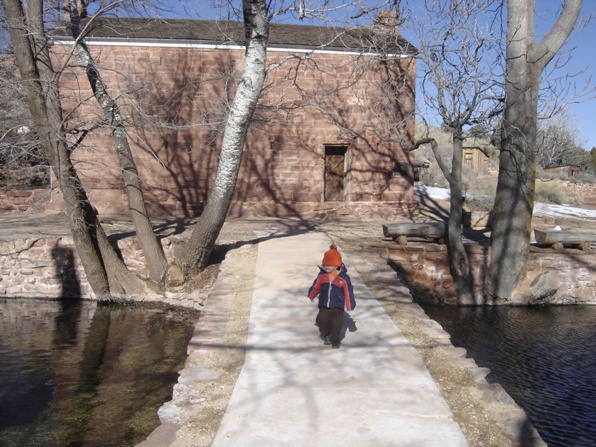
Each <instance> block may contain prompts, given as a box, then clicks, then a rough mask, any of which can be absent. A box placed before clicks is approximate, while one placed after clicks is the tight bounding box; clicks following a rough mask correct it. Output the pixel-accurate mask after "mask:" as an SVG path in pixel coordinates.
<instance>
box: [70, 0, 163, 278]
mask: <svg viewBox="0 0 596 447" xmlns="http://www.w3.org/2000/svg"><path fill="white" fill-rule="evenodd" d="M76 3H77V2H76V1H75V0H69V2H68V5H69V16H70V23H71V32H72V36H73V38H74V39H75V46H76V49H77V52H78V55H79V58H80V59H81V62H82V64H83V66H84V67H85V70H86V73H87V79H88V80H89V84H90V85H91V89H92V90H93V94H94V95H95V98H96V99H97V102H98V103H99V104H100V106H101V108H102V109H103V111H104V114H105V116H106V118H107V119H108V121H109V123H110V126H111V128H112V136H113V138H114V143H115V146H116V152H117V154H118V160H119V162H120V168H121V170H122V176H123V178H124V184H125V187H126V194H127V197H128V208H129V210H130V212H131V215H132V219H133V223H134V226H135V230H136V233H137V237H138V238H139V244H140V245H141V249H142V250H143V254H144V256H145V260H146V262H147V267H148V268H149V274H150V276H151V279H152V280H153V281H155V282H156V283H157V284H158V285H160V286H163V285H164V281H165V277H166V272H167V269H168V262H167V260H166V256H165V253H164V251H163V247H162V246H161V243H160V242H159V240H158V239H157V237H156V235H155V232H154V231H153V226H152V225H151V221H150V220H149V214H148V212H147V208H146V206H145V199H144V197H143V191H142V184H141V179H140V178H139V175H138V171H137V167H136V164H135V161H134V158H133V156H132V152H131V150H130V146H129V144H128V136H127V134H126V128H125V126H124V121H123V119H122V115H121V113H120V109H119V107H118V104H117V103H116V102H115V101H114V100H113V99H112V98H111V97H110V95H109V94H108V91H107V88H106V86H105V85H104V83H103V81H102V79H101V75H100V73H99V70H98V69H97V65H96V64H95V61H94V60H93V57H92V56H91V53H90V52H89V49H88V48H87V45H86V44H85V42H84V41H83V36H82V34H81V28H80V17H79V12H78V9H77V4H76ZM111 265H112V264H111V263H110V264H108V265H107V266H106V267H110V266H111Z"/></svg>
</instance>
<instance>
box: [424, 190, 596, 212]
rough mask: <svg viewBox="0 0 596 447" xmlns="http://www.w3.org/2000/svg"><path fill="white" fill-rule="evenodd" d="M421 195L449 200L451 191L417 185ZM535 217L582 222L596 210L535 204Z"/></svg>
mask: <svg viewBox="0 0 596 447" xmlns="http://www.w3.org/2000/svg"><path fill="white" fill-rule="evenodd" d="M416 189H417V190H418V191H419V193H420V194H421V195H424V196H426V197H429V198H431V199H435V200H449V196H450V193H449V190H448V189H446V188H435V187H432V186H426V185H416ZM534 216H537V217H555V218H556V217H559V218H565V217H567V218H574V219H580V220H592V219H596V210H586V209H583V208H576V207H573V206H566V205H552V204H549V203H535V204H534Z"/></svg>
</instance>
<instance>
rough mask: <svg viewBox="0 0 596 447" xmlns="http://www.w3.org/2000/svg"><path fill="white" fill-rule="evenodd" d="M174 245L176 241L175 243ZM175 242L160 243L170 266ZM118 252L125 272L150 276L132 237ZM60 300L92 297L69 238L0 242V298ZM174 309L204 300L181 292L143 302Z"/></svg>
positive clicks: (163, 241) (171, 239)
mask: <svg viewBox="0 0 596 447" xmlns="http://www.w3.org/2000/svg"><path fill="white" fill-rule="evenodd" d="M176 241H177V240H176ZM176 241H175V240H174V238H163V239H162V240H161V243H162V245H163V247H164V251H165V253H166V258H167V259H168V261H169V262H171V261H172V258H173V247H174V244H175V243H176ZM118 248H119V249H120V251H121V252H122V254H123V257H124V259H125V260H126V264H127V266H128V268H129V269H130V270H131V271H133V272H135V273H136V274H138V275H139V276H140V277H142V278H148V277H149V272H148V269H147V267H146V265H145V260H144V257H143V254H142V251H141V249H140V246H139V244H138V241H137V239H136V238H135V237H129V238H125V239H120V240H119V241H118ZM1 297H7V298H8V297H10V298H16V297H21V298H46V297H47V298H63V297H81V298H84V299H94V298H95V296H94V294H93V291H92V290H91V287H90V286H89V283H88V282H87V278H86V276H85V272H84V270H83V267H82V265H81V263H80V261H79V258H78V256H77V254H76V250H75V249H74V244H73V241H72V238H71V237H40V238H29V239H14V240H0V298H1ZM166 298H167V301H168V303H170V304H173V305H182V306H187V307H193V308H199V307H200V306H201V305H202V303H203V301H204V299H205V298H206V297H205V296H202V295H201V293H193V296H186V295H185V294H184V293H182V292H180V293H179V292H176V291H174V292H172V293H168V295H167V296H164V295H160V294H158V293H156V294H155V295H154V296H153V295H152V296H147V297H146V298H145V301H164V300H165V299H166Z"/></svg>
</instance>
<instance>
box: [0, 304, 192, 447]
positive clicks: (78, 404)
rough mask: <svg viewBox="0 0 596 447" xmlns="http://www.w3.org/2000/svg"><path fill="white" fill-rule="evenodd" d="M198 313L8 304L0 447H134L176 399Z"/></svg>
mask: <svg viewBox="0 0 596 447" xmlns="http://www.w3.org/2000/svg"><path fill="white" fill-rule="evenodd" d="M197 320H198V313H197V312H196V311H190V310H185V309H180V308H165V307H148V306H138V305H135V306H123V305H97V303H95V302H89V301H74V300H73V301H55V300H33V299H5V300H0V321H1V323H2V327H1V330H0V445H2V446H4V447H13V446H14V447H16V446H44V447H51V446H60V447H64V446H73V447H74V446H89V447H91V446H119V447H122V446H134V445H136V444H138V443H139V442H141V441H142V440H144V439H145V438H146V437H147V436H148V435H149V434H150V433H151V432H152V431H153V430H154V429H155V428H156V427H157V426H158V425H159V419H158V417H157V410H158V409H159V407H160V406H161V405H162V404H163V403H164V402H166V401H169V400H170V399H171V396H172V390H173V386H174V385H175V384H176V382H177V380H178V371H180V370H181V369H182V368H183V367H184V362H185V360H186V356H187V354H186V348H187V345H188V341H189V340H190V338H191V336H192V334H193V331H194V325H195V323H196V322H197Z"/></svg>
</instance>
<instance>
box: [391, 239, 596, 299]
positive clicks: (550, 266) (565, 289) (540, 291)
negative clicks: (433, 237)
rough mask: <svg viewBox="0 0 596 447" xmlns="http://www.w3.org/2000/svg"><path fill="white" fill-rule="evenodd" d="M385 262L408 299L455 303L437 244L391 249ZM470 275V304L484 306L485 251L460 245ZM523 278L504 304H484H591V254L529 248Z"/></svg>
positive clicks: (594, 261) (594, 291)
mask: <svg viewBox="0 0 596 447" xmlns="http://www.w3.org/2000/svg"><path fill="white" fill-rule="evenodd" d="M387 251H388V253H387V257H388V259H389V260H390V262H391V264H392V265H393V266H394V268H395V269H396V270H398V271H399V273H400V275H401V276H403V277H404V278H405V279H406V282H407V284H408V286H409V287H410V289H412V291H413V294H414V295H416V296H418V297H421V298H423V299H426V300H429V301H430V302H433V303H441V304H458V303H459V299H458V297H457V295H456V293H455V290H454V283H453V278H452V277H451V274H450V272H449V261H448V258H447V247H446V246H445V245H438V244H432V243H428V244H420V245H406V246H400V245H397V244H396V245H394V246H390V247H389V248H388V249H387ZM466 251H467V252H468V256H469V259H470V265H471V266H472V271H473V275H474V299H475V302H476V303H477V304H483V303H484V287H483V283H484V278H485V275H486V272H487V268H488V260H489V247H488V246H487V245H480V244H466ZM527 268H528V273H527V276H526V279H525V280H524V281H523V283H522V284H521V285H520V287H518V289H517V290H516V292H515V294H514V296H513V297H512V298H511V300H510V301H509V302H506V303H504V302H498V303H488V304H519V305H525V304H596V286H595V285H596V257H595V256H594V253H593V252H590V251H587V252H584V251H581V250H575V249H563V250H553V249H550V248H537V247H532V249H531V252H530V258H529V261H528V265H527Z"/></svg>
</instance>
